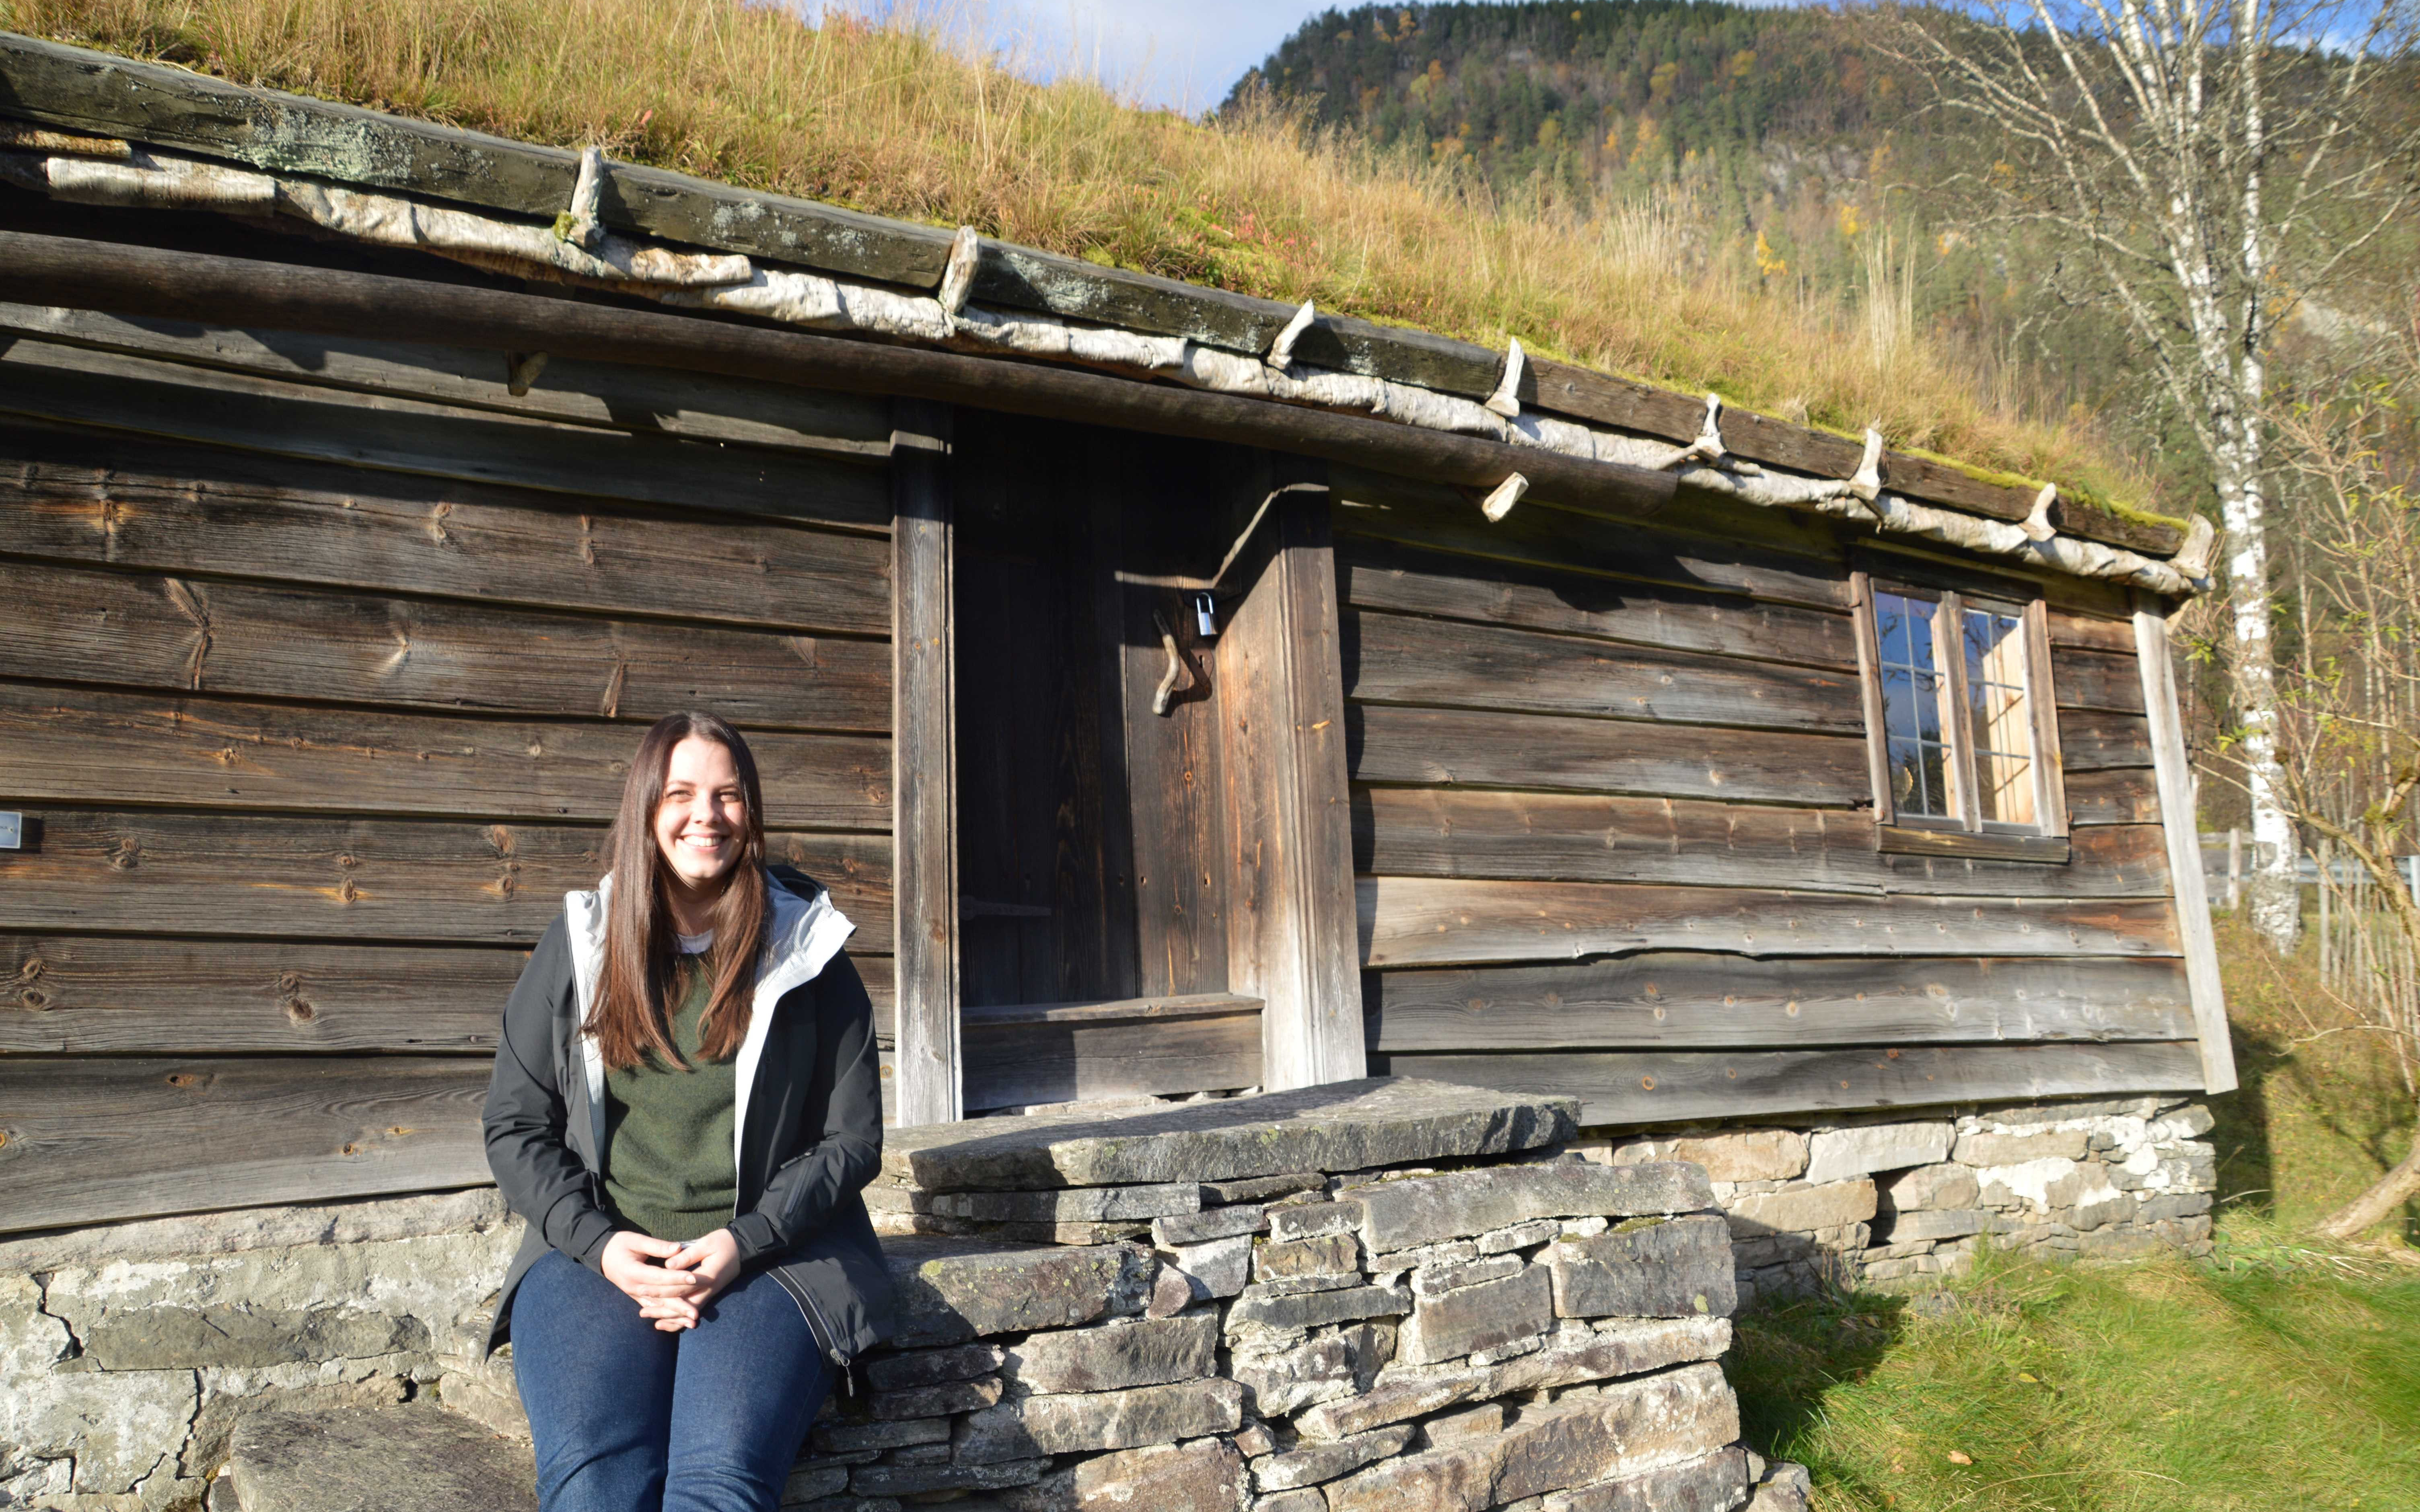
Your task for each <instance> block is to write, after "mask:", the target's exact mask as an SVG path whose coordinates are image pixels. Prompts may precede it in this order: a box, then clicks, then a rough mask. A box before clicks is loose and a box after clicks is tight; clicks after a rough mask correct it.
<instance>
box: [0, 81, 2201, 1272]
mask: <svg viewBox="0 0 2420 1512" xmlns="http://www.w3.org/2000/svg"><path fill="white" fill-rule="evenodd" d="M0 268H5V269H6V270H7V276H6V278H5V280H0V448H5V466H0V810H6V813H5V816H0V950H5V952H6V955H5V960H0V980H5V982H6V983H7V991H6V995H5V999H0V1232H11V1231H14V1232H23V1231H30V1230H51V1229H61V1228H72V1227H78V1226H89V1225H98V1224H106V1223H116V1222H122V1221H125V1220H129V1219H135V1218H147V1217H151V1216H155V1215H160V1214H165V1213H175V1212H184V1211H194V1210H196V1209H200V1208H213V1209H216V1208H236V1207H244V1206H251V1205H264V1204H290V1203H302V1202H326V1201H333V1200H337V1199H349V1198H359V1197H365V1196H376V1195H384V1194H398V1193H412V1192H427V1191H436V1190H442V1189H449V1188H461V1187H466V1186H472V1185H475V1184H478V1183H482V1182H484V1181H485V1180H487V1171H486V1166H485V1164H484V1159H483V1155H482V1151H481V1148H480V1141H479V1137H478V1130H477V1110H478V1103H479V1100H480V1098H481V1095H482V1092H483V1090H484V1087H485V1083H486V1078H487V1057H488V1056H489V1053H490V1052H491V1050H492V1046H493V1036H494V1030H495V1026H496V1021H497V1013H498V1009H499V1007H500V1005H501V1003H502V1000H503V998H504V994H505V992H506V990H507V989H508V988H509V986H510V984H511V982H512V981H513V980H514V977H515V975H516V973H517V972H518V970H519V968H520V963H521V961H522V959H523V952H524V950H525V949H527V947H528V946H529V944H530V943H531V942H532V941H533V940H534V939H535V937H536V935H537V934H538V933H539V932H540V931H542V930H543V929H544V928H545V926H546V925H547V923H548V922H549V920H550V919H551V918H552V917H553V915H554V914H555V913H556V911H557V910H558V908H559V907H560V899H561V895H562V894H563V892H564V891H565V890H566V889H568V888H573V887H585V886H588V885H590V884H591V883H592V882H593V880H594V878H595V876H596V875H597V872H598V871H599V870H600V868H601V864H602V863H601V861H600V850H599V846H600V842H601V840H602V835H603V826H604V825H605V823H606V822H607V820H608V819H609V818H610V815H611V813H612V811H613V805H614V803H615V799H616V797H617V795H618V792H619V789H620V785H621V773H622V764H623V763H624V762H625V761H626V759H627V757H628V753H629V752H630V750H631V749H632V748H633V747H634V745H635V743H636V740H637V736H638V734H639V733H640V732H641V731H642V730H644V728H645V726H646V725H647V724H648V723H649V722H650V721H652V720H654V719H655V718H657V717H659V716H661V715H663V714H665V713H667V712H671V711H674V710H678V709H684V708H706V709H711V710H714V711H717V712H719V713H721V714H723V715H725V716H726V717H730V718H731V719H733V720H734V721H735V722H736V723H737V724H738V725H739V726H740V727H741V728H743V729H744V730H746V731H747V732H748V733H749V736H750V739H751V741H752V744H753V747H754V749H755V751H756V754H757V757H758V760H759V761H760V763H761V764H763V768H764V772H765V795H766V810H767V812H766V815H765V818H766V822H767V825H768V829H769V831H770V834H771V838H772V844H773V849H774V851H775V852H776V854H777V855H778V856H779V857H780V859H782V860H783V861H784V862H787V863H789V864H792V865H795V866H797V867H798V868H799V869H800V870H802V871H804V872H807V873H809V874H810V875H812V876H813V877H814V878H816V879H818V880H820V881H822V882H824V883H825V884H827V885H828V886H830V888H831V889H832V891H833V893H834V895H835V897H836V899H837V901H838V902H839V903H840V905H841V906H842V907H843V909H844V910H845V911H846V912H847V913H848V915H849V916H850V917H851V918H853V919H854V920H855V921H856V923H857V925H858V932H857V934H856V936H855V939H854V941H853V942H852V950H853V953H854V954H855V956H856V958H857V960H858V962H859V964H860V966H861V970H862V971H863V972H864V974H865V976H866V978H867V980H868V982H869V983H870V984H871V985H872V987H873V988H874V990H875V994H876V1005H877V1012H878V1014H879V1020H880V1032H881V1037H882V1041H883V1042H884V1044H885V1046H886V1047H887V1060H886V1076H887V1081H886V1088H887V1095H888V1098H889V1103H890V1108H891V1112H892V1119H893V1120H894V1121H896V1122H898V1123H902V1124H931V1123H938V1122H944V1121H948V1120H953V1119H963V1118H969V1117H972V1116H975V1115H979V1114H984V1113H986V1112H991V1111H994V1110H1001V1109H1014V1108H1030V1107H1033V1106H1036V1105H1041V1104H1055V1103H1079V1102H1084V1101H1088V1100H1099V1099H1111V1098H1130V1097H1136V1096H1141V1095H1151V1096H1158V1097H1184V1096H1189V1095H1197V1094H1209V1093H1226V1092H1233V1091H1236V1090H1239V1089H1246V1088H1265V1089H1279V1088H1304V1087H1312V1086H1317V1085H1320V1084H1326V1083H1334V1082H1345V1081H1352V1080H1356V1079H1358V1078H1362V1077H1365V1076H1371V1075H1414V1076H1423V1077H1429V1078H1434V1079H1437V1080H1442V1081H1449V1082H1456V1083H1462V1084H1467V1085H1473V1086H1479V1087H1484V1088H1500V1089H1504V1090H1507V1091H1514V1092H1545V1093H1555V1094H1562V1095H1566V1096H1570V1097H1575V1098H1576V1099H1577V1100H1578V1101H1579V1103H1580V1106H1581V1109H1582V1115H1581V1121H1582V1122H1583V1123H1584V1124H1586V1125H1590V1126H1597V1127H1604V1128H1622V1129H1630V1128H1655V1127H1664V1126H1671V1125H1681V1124H1699V1125H1702V1124H1717V1125H1719V1124H1721V1123H1724V1122H1726V1121H1740V1120H1751V1121H1752V1120H1763V1121H1768V1122H1770V1121H1773V1120H1776V1119H1779V1120H1785V1121H1786V1120H1789V1119H1799V1120H1801V1121H1805V1120H1807V1119H1834V1118H1854V1117H1862V1116H1864V1115H1866V1114H1868V1113H1869V1112H1871V1111H1872V1110H1879V1109H1904V1108H1930V1107H1943V1106H1950V1105H1960V1104H1978V1103H2018V1102H2024V1101H2025V1100H2030V1099H2043V1098H2114V1097H2124V1096H2129V1095H2134V1094H2150V1093H2160V1094H2170V1093H2179V1094H2199V1093H2203V1092H2215V1091H2224V1090H2226V1089H2227V1088H2230V1087H2232V1086H2233V1083H2234V1072H2233V1069H2232V1060H2231V1055H2230V1051H2229V1047H2228V1042H2227V1037H2226V1015H2225V1007H2224V1003H2223V1000H2222V996H2221V991H2220V985H2219V979H2218V973H2217V964H2216V958H2215V955H2214V953H2213V948H2212V943H2211V931H2210V922H2209V914H2208V910H2207V906H2206V904H2205V902H2204V899H2203V895H2202V887H2203V883H2202V877H2201V871H2200V868H2199V865H2198V863H2197V859H2196V856H2197V853H2196V850H2195V845H2196V832H2195V813H2194V790H2193V779H2192V776H2191V771H2190V767H2189V764H2188V757H2187V751H2186V747H2185V742H2184V738H2183V733H2182V732H2181V731H2180V726H2179V718H2178V703H2177V696H2176V689H2175V684H2174V673H2173V671H2172V670H2171V666H2170V658H2169V650H2168V640H2167V636H2166V631H2165V625H2166V620H2167V617H2168V615H2169V613H2170V612H2171V610H2172V609H2175V608H2176V607H2177V606H2178V605H2179V604H2180V602H2182V601H2183V600H2185V599H2186V598H2188V597H2189V596H2191V595H2192V594H2195V593H2196V592H2198V591H2199V590H2200V589H2201V588H2202V587H2204V586H2205V581H2204V579H2205V578H2206V576H2207V572H2208V560H2209V553H2210V547H2211V542H2210V539H2209V532H2208V529H2207V527H2206V526H2203V525H2188V524H2187V523H2185V522H2181V521H2163V520H2160V519H2157V518H2154V517H2144V516H2141V515H2139V514H2135V513H2132V512H2124V511H2118V510H2115V509H2110V508H2104V507H2102V506H2101V505H2099V504H2098V503H2096V502H2094V501H2091V500H2089V499H2087V498H2086V497H2082V496H2062V495H2061V494H2060V493H2059V491H2058V490H2056V489H2055V488H2051V487H2043V486H2037V485H2024V486H2015V485H2012V484H2010V483H2009V482H2008V481H2006V480H2002V479H1998V478H1995V477H1991V476H1987V475H1981V474H1978V473H1977V472H1975V471H1972V470H1968V469H1963V468H1961V467H1959V466H1956V465H1954V464H1951V463H1947V462H1945V461H1942V460H1940V459H1938V458H1934V457H1930V456H1926V455H1916V454H1914V453H1912V452H1908V451H1903V450H1894V449H1893V448H1891V447H1890V446H1889V445H1888V444H1887V443H1886V440H1885V438H1882V437H1879V436H1875V435H1871V434H1869V435H1868V436H1867V437H1865V438H1862V439H1857V438H1848V437H1843V436H1840V435H1837V434H1834V433H1831V432H1828V431H1824V430H1821V429H1815V428H1810V427H1808V426H1805V425H1801V424H1792V423H1791V422H1788V421H1785V420H1781V419H1777V418H1775V417H1772V416H1768V415H1763V414H1759V413H1755V412H1752V411H1748V410H1745V409H1737V408H1731V407H1727V406H1725V405H1724V404H1723V403H1722V402H1721V401H1720V400H1719V399H1714V398H1710V397H1708V396H1703V395H1693V394H1685V393H1672V392H1668V391H1665V390H1661V389H1657V388H1654V387H1652V386H1649V385H1646V384H1643V383H1639V382H1635V381H1632V380H1628V379H1625V378H1617V377H1612V376H1608V375H1606V374H1603V373H1598V372H1594V371H1590V370H1589V369H1586V368H1583V367H1580V366H1576V365H1573V364H1570V363H1559V362H1554V361H1548V360H1544V359H1540V358H1536V357H1532V356H1528V355H1527V354H1524V353H1523V352H1521V351H1520V349H1519V348H1518V347H1517V346H1512V347H1507V348H1505V349H1500V350H1499V349H1490V348H1486V347H1478V346H1474V345H1471V344H1468V343H1465V342H1460V341H1453V340H1447V339H1444V338H1441V337H1437V336H1434V335H1430V334H1427V333H1423V332H1416V331H1410V330H1404V329H1398V328H1389V327H1383V326H1378V325H1373V324H1371V323H1368V322H1365V321H1361V320H1357V319H1353V318H1349V317H1342V316H1335V315H1330V314H1324V313H1321V312H1318V311H1316V310H1314V309H1312V308H1311V306H1308V305H1305V306H1301V307H1294V306H1288V305H1284V304H1279V303H1274V302H1270V301H1262V300H1256V299H1249V298H1244V297H1241V296H1238V295H1235V294H1233V293H1230V292H1226V291H1222V290H1219V289H1216V288H1210V287H1202V286H1196V285H1185V284H1180V283H1175V282H1171V281H1169V280H1165V279H1159V278H1154V277H1149V276H1144V275H1140V274H1136V273H1130V272H1125V271H1121V270H1115V269H1110V268H1106V267H1101V266H1096V265H1094V264H1092V263H1088V262H1083V261H1078V260H1076V259H1071V258H1066V257H1062V256H1057V255H1048V254H1045V253H1041V252H1036V251H1033V250H1032V249H1028V248H1024V247H1019V246H1016V245H1012V244H1007V243H1003V242H999V241H995V240H991V239H984V238H980V237H977V236H975V235H974V234H973V233H972V232H970V231H961V232H958V233H956V234H953V233H952V232H951V231H950V230H949V229H947V228H937V227H933V226H926V225H918V224H905V223H900V222H892V221H885V220H880V219H877V218H875V217H871V216H867V215H863V214H860V213H857V212H854V211H850V210H846V209H842V208H834V207H831V206H827V205H822V204H817V203H812V202H809V201H804V200H799V199H793V198H785V197H783V196H780V195H774V194H767V193H753V192H748V191H743V190H740V189H737V188H734V187H731V186H728V185H722V184H717V183H712V182H707V181H704V180H701V179H696V178H691V177H683V176H680V175H676V174H673V173H669V172H664V171H661V170H657V169H651V168H644V167H638V166H633V165H629V164H624V163H616V162H609V161H606V160H605V159H603V158H602V157H601V156H599V155H597V154H596V153H594V152H588V153H582V152H578V151H572V150H568V149H566V148H562V147H551V146H544V145H537V144H531V143H521V142H513V141H506V140H501V139H497V138H493V137H487V136H481V135H477V134H474V133H470V132H466V131H457V130H452V129H448V128H444V127H441V126H436V125H431V124H428V123H426V122H423V121H419V120H413V119H408V118H404V117H401V116H390V115H380V114H376V113H372V112H368V111H365V110H361V109H356V108H352V107H349V106H345V105H339V104H333V103H328V102H325V101H321V100H311V99H304V98H301V97H295V96H286V95H276V94H271V93H267V92H263V91H256V90H250V89H244V88H240V87H237V86H235V85H229V84H225V83H223V82H221V81H218V80H214V79H211V78H209V77H206V76H202V75H197V74H193V73H189V72H185V71H181V70H177V69H168V68H163V67H156V66H150V65H145V64H138V63H132V62H129V61H127V60H124V59H121V58H116V57H112V56H107V55H104V54H97V53H90V52H85V51H81V50H78V49H73V48H69V47H64V46H59V45H55V44H53V43H49V42H45V41H41V40H38V39H29V38H23V37H14V36H8V37H0Z"/></svg>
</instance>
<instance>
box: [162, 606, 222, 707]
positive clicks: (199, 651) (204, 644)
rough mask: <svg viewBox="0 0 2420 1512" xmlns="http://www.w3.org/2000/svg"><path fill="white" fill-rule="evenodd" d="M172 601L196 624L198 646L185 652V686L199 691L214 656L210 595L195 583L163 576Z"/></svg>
mask: <svg viewBox="0 0 2420 1512" xmlns="http://www.w3.org/2000/svg"><path fill="white" fill-rule="evenodd" d="M162 584H163V588H164V589H165V591H166V593H167V595H168V602H169V603H171V604H173V605H175V606H176V607H177V612H178V613H179V614H182V615H183V616H184V617H185V618H186V619H188V620H190V621H192V622H193V625H194V646H193V649H192V650H191V651H189V652H187V653H186V655H185V685H186V686H187V687H191V688H193V689H194V690H195V691H196V692H198V691H200V689H201V686H202V665H203V663H204V662H206V661H208V660H209V655H210V634H211V631H210V601H209V595H207V594H204V593H203V592H202V591H201V590H200V589H198V588H196V587H194V585H192V584H191V583H185V582H179V581H178V579H174V578H166V579H162Z"/></svg>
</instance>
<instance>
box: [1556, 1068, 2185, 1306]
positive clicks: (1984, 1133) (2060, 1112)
mask: <svg viewBox="0 0 2420 1512" xmlns="http://www.w3.org/2000/svg"><path fill="white" fill-rule="evenodd" d="M2210 1127H2211V1117H2210V1112H2209V1110H2208V1109H2207V1108H2204V1107H2202V1106H2200V1105H2199V1104H2197V1103H2191V1102H2188V1101H2187V1100H2185V1099H2184V1098H2181V1097H2165V1098H2157V1097H2152V1098H2129V1099H2123V1100H2119V1101H2116V1102H2093V1103H2019V1104H2015V1105H2012V1106H1992V1107H1982V1108H1971V1109H1962V1110H1957V1111H1955V1112H1936V1113H1931V1114H1929V1115H1926V1116H1922V1117H1916V1118H1908V1117H1905V1116H1900V1117H1892V1116H1889V1115H1875V1116H1873V1117H1871V1118H1869V1119H1859V1120H1855V1121H1844V1122H1839V1123H1813V1124H1807V1123H1802V1124H1795V1125H1791V1126H1786V1127H1757V1128H1720V1129H1709V1130H1706V1131H1704V1132H1701V1133H1686V1134H1675V1133H1670V1132H1666V1131H1654V1132H1651V1133H1638V1134H1625V1133H1622V1132H1620V1131H1601V1130H1591V1131H1590V1132H1589V1137H1586V1138H1583V1139H1582V1140H1580V1141H1579V1142H1578V1143H1577V1144H1576V1145H1575V1146H1574V1148H1575V1149H1576V1150H1578V1151H1579V1152H1580V1153H1582V1154H1583V1155H1585V1156H1586V1157H1587V1158H1588V1159H1590V1160H1592V1161H1602V1162H1605V1163H1606V1164H1609V1165H1627V1164H1629V1163H1632V1162H1636V1161H1662V1160H1683V1161H1692V1162H1695V1163H1697V1164H1699V1165H1702V1166H1704V1167H1705V1169H1706V1172H1707V1175H1708V1176H1709V1177H1710V1178H1711V1179H1712V1181H1713V1188H1714V1200H1715V1202H1716V1203H1717V1204H1718V1205H1719V1206H1720V1207H1721V1209H1722V1211H1723V1213H1724V1215H1725V1216H1726V1217H1727V1218H1728V1219H1729V1220H1730V1234H1731V1249H1732V1257H1733V1260H1734V1263H1735V1264H1736V1265H1737V1266H1738V1285H1739V1290H1740V1296H1741V1300H1742V1301H1746V1300H1747V1299H1749V1298H1752V1297H1756V1296H1760V1295H1800V1294H1805V1293H1807V1292H1809V1291H1812V1290H1814V1289H1816V1288H1819V1287H1823V1286H1827V1285H1829V1286H1859V1287H1867V1288H1876V1289H1882V1290H1892V1289H1919V1288H1925V1287H1929V1286H1931V1285H1933V1284H1935V1283H1936V1282H1937V1281H1938V1280H1939V1279H1940V1278H1942V1277H1945V1276H1959V1275H1962V1274H1964V1273H1966V1272H1967V1271H1969V1270H1971V1269H1972V1268H1973V1266H1974V1264H1975V1257H1976V1256H1977V1254H1978V1252H1979V1251H1980V1249H1981V1247H1982V1246H1983V1245H1985V1244H1987V1243H1988V1244H1991V1245H1993V1247H1995V1248H1998V1249H2002V1250H2023V1251H2024V1252H2027V1253H2029V1254H2035V1255H2041V1256H2045V1257H2074V1258H2082V1259H2112V1258H2127V1257H2138V1256H2143V1255H2149V1254H2156V1253H2159V1252H2160V1251H2162V1250H2164V1249H2174V1250H2180V1251H2182V1252H2183V1253H2185V1254H2187V1255H2194V1256H2199V1255H2205V1254H2208V1253H2209V1251H2210V1233H2211V1227H2210V1211H2211V1200H2212V1194H2213V1192H2214V1191H2215V1190H2216V1188H2217V1175H2218V1162H2217V1156H2216V1152H2215V1151H2214V1150H2212V1149H2211V1147H2210V1145H2209V1144H2208V1143H2206V1142H2204V1141H2203V1140H2201V1139H2200V1138H2199V1137H2198V1136H2199V1135H2201V1134H2207V1133H2208V1132H2209V1130H2210Z"/></svg>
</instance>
